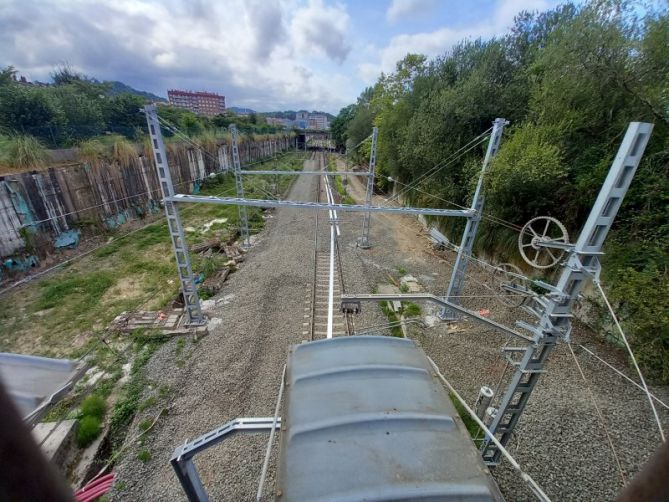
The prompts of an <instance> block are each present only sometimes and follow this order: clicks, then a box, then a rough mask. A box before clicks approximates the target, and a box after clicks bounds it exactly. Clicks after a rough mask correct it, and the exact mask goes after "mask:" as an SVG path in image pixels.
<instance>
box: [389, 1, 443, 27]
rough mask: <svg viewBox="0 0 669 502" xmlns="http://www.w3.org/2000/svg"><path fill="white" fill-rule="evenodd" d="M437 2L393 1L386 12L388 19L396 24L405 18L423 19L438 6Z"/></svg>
mask: <svg viewBox="0 0 669 502" xmlns="http://www.w3.org/2000/svg"><path fill="white" fill-rule="evenodd" d="M436 3H437V2H436V0H392V2H391V3H390V6H389V7H388V10H387V11H386V19H388V21H390V22H391V23H396V22H398V21H400V20H402V19H404V18H405V17H407V16H409V17H422V16H424V15H425V14H427V13H428V12H429V11H430V10H432V8H433V7H434V6H435V4H436Z"/></svg>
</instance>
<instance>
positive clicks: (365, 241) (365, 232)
mask: <svg viewBox="0 0 669 502" xmlns="http://www.w3.org/2000/svg"><path fill="white" fill-rule="evenodd" d="M378 137H379V128H378V127H375V128H374V129H372V148H371V150H370V151H369V169H368V178H367V192H366V193H365V206H371V205H372V196H373V195H374V170H375V169H376V144H377V141H378ZM371 217H372V214H371V213H370V212H369V211H367V212H366V213H365V216H364V217H363V220H362V237H360V247H361V248H363V249H368V248H370V247H371V246H372V245H371V243H370V242H369V226H370V220H371Z"/></svg>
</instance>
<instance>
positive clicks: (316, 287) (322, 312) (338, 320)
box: [311, 152, 354, 340]
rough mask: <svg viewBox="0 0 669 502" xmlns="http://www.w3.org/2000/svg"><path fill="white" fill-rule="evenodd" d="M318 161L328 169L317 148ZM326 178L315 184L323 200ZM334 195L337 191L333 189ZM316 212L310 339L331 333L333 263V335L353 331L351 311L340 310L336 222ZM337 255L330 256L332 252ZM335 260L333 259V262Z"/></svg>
mask: <svg viewBox="0 0 669 502" xmlns="http://www.w3.org/2000/svg"><path fill="white" fill-rule="evenodd" d="M312 159H313V160H315V161H316V162H317V169H319V170H323V171H324V172H325V171H326V163H325V155H324V154H323V153H322V152H316V153H315V154H314V156H313V157H312ZM326 184H327V180H325V177H324V176H322V177H321V176H319V178H318V183H317V186H316V200H317V201H318V202H320V200H321V194H322V193H323V192H326V191H327V190H328V188H327V186H326ZM331 193H332V194H333V196H334V197H337V195H336V191H335V190H334V189H332V190H331ZM326 196H327V194H326ZM320 213H321V212H320V211H317V212H316V222H315V224H314V258H313V266H314V276H313V285H312V297H311V340H318V339H321V338H327V337H328V316H329V311H330V271H331V266H332V271H333V278H332V296H333V301H332V336H333V337H335V336H346V335H350V334H352V333H353V331H354V327H353V320H352V319H351V316H350V315H349V314H342V313H341V312H340V305H341V294H342V292H343V289H344V287H343V286H344V281H343V273H342V267H341V256H340V252H339V243H338V240H337V236H336V233H335V237H334V245H331V239H330V226H331V225H333V224H335V223H336V221H333V220H334V218H332V217H331V215H330V216H328V215H325V217H324V216H323V215H321V214H320ZM332 253H334V257H333V258H332V260H331V255H332ZM331 261H332V263H331Z"/></svg>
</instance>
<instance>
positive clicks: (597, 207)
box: [481, 122, 653, 464]
mask: <svg viewBox="0 0 669 502" xmlns="http://www.w3.org/2000/svg"><path fill="white" fill-rule="evenodd" d="M652 130H653V125H652V124H647V123H642V122H632V123H631V124H630V125H629V127H628V129H627V133H626V134H625V137H624V139H623V142H622V144H621V145H620V149H619V150H618V154H617V155H616V158H615V159H614V161H613V164H612V166H611V169H610V170H609V174H608V175H607V177H606V180H605V181H604V185H603V186H602V188H601V190H600V192H599V195H598V197H597V200H596V201H595V204H594V206H593V207H592V210H591V211H590V215H589V217H588V220H587V221H586V223H585V225H584V227H583V229H582V230H581V233H580V235H579V237H578V241H577V242H576V244H575V245H572V244H564V243H558V242H551V241H546V242H541V241H537V242H536V245H537V246H539V247H544V248H549V249H550V248H554V249H561V250H567V251H568V252H569V258H568V260H567V263H566V265H565V266H564V268H563V269H562V273H561V275H560V279H559V281H558V283H557V285H556V286H555V287H554V288H552V291H551V293H550V294H549V295H548V296H547V297H546V298H545V299H542V300H540V302H539V304H538V307H537V308H536V309H528V311H530V312H533V313H536V314H537V315H538V317H539V322H538V324H536V325H531V324H528V323H525V322H523V321H518V322H517V323H516V324H517V325H518V326H520V327H522V328H525V329H527V330H528V331H530V332H531V333H532V334H533V339H534V343H533V344H531V345H529V346H528V347H523V348H514V347H510V348H506V349H505V350H506V351H507V352H508V353H510V354H513V353H521V354H522V357H521V358H520V359H519V360H513V359H510V360H511V362H512V364H513V365H514V366H516V371H515V373H514V375H513V377H512V379H511V382H510V384H509V386H508V387H507V390H506V392H505V394H504V396H503V397H502V400H501V402H500V406H499V410H498V411H497V414H496V416H495V418H494V419H493V421H492V423H491V425H490V430H491V431H492V432H493V433H494V434H495V436H497V438H498V439H499V440H500V442H501V443H502V445H506V443H507V442H508V441H509V439H510V437H511V433H512V432H513V430H514V428H515V426H516V425H517V423H518V419H519V418H520V416H521V414H522V413H523V410H524V409H525V405H526V404H527V400H528V399H529V397H530V394H531V393H532V391H533V390H534V387H535V386H536V384H537V381H538V379H539V376H540V375H541V374H542V373H544V372H545V369H544V366H545V364H546V359H547V358H548V355H549V354H550V353H551V351H552V350H553V348H554V347H555V344H556V343H557V342H558V341H559V340H569V336H570V333H571V318H572V306H573V304H574V302H575V301H576V299H577V298H578V295H579V293H580V291H581V288H582V287H583V284H584V282H585V281H586V280H587V279H589V278H597V277H598V276H599V271H600V264H599V258H598V257H599V256H600V255H601V254H602V245H603V244H604V240H605V239H606V236H607V235H608V233H609V230H610V229H611V225H612V223H613V220H614V218H615V217H616V214H617V213H618V209H620V205H621V204H622V201H623V197H625V194H626V193H627V190H628V188H629V186H630V183H631V182H632V178H633V177H634V173H635V172H636V170H637V167H638V166H639V162H640V161H641V157H642V156H643V153H644V150H645V148H646V145H647V144H648V140H649V138H650V134H651V132H652ZM481 451H482V454H483V459H484V460H485V461H486V462H488V463H490V464H496V463H498V462H499V458H500V451H499V449H498V448H497V446H496V445H495V444H494V443H492V442H491V441H490V438H486V439H485V440H484V442H483V444H482V446H481Z"/></svg>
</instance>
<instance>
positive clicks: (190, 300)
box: [144, 105, 206, 325]
mask: <svg viewBox="0 0 669 502" xmlns="http://www.w3.org/2000/svg"><path fill="white" fill-rule="evenodd" d="M144 114H145V115H146V122H147V124H148V126H149V136H150V137H151V146H152V147H153V158H154V160H155V162H156V171H157V172H158V180H159V181H160V189H161V191H162V194H163V204H164V206H165V216H167V226H168V228H169V231H170V237H171V238H172V248H173V249H174V256H175V257H176V261H177V270H178V272H179V282H180V283H181V292H182V294H183V300H184V310H185V311H186V314H187V315H188V324H191V325H202V324H204V323H205V322H206V320H205V317H204V315H203V314H202V310H201V308H200V297H199V296H198V294H197V286H196V285H195V279H194V278H193V269H192V267H191V263H190V257H189V255H188V245H187V244H186V238H185V236H184V230H183V225H182V224H181V218H180V217H179V208H178V207H177V204H175V203H174V201H173V200H172V197H174V195H175V194H174V185H173V184H172V175H171V174H170V168H169V165H168V164H167V154H166V151H165V143H164V142H163V135H162V133H161V132H160V124H159V122H158V112H157V111H156V105H146V106H145V107H144Z"/></svg>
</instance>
